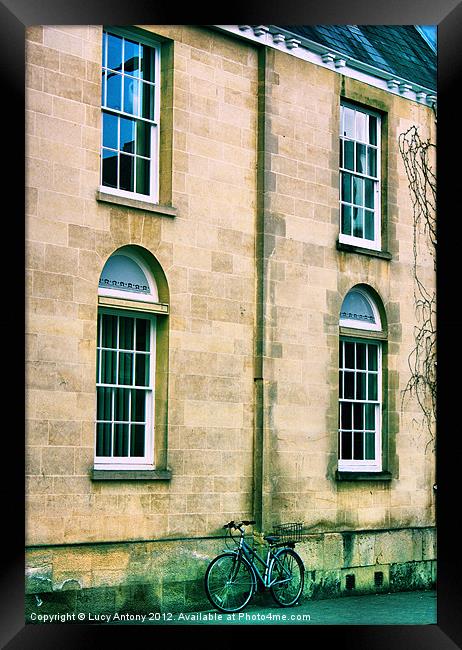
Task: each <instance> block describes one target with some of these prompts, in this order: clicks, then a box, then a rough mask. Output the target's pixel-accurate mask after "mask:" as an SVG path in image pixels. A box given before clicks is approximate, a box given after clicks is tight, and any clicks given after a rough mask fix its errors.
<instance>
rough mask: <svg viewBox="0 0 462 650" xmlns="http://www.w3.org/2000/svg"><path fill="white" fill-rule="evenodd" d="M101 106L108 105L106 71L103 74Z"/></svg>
mask: <svg viewBox="0 0 462 650" xmlns="http://www.w3.org/2000/svg"><path fill="white" fill-rule="evenodd" d="M101 106H106V72H105V70H103V72H102V74H101Z"/></svg>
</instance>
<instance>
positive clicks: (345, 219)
mask: <svg viewBox="0 0 462 650" xmlns="http://www.w3.org/2000/svg"><path fill="white" fill-rule="evenodd" d="M341 231H342V233H343V234H344V235H351V207H350V206H349V205H345V204H344V203H342V225H341Z"/></svg>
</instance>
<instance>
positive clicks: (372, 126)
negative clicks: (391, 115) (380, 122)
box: [369, 115, 377, 144]
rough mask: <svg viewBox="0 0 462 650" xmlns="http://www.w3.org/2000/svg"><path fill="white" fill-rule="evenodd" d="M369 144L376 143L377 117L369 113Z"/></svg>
mask: <svg viewBox="0 0 462 650" xmlns="http://www.w3.org/2000/svg"><path fill="white" fill-rule="evenodd" d="M369 144H377V118H376V117H375V116H374V115H369Z"/></svg>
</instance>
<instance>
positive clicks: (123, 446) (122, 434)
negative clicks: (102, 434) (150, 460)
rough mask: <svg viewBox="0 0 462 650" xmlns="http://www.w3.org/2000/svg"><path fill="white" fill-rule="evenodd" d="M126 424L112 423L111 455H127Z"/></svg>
mask: <svg viewBox="0 0 462 650" xmlns="http://www.w3.org/2000/svg"><path fill="white" fill-rule="evenodd" d="M128 426H129V425H128V424H114V452H113V456H128Z"/></svg>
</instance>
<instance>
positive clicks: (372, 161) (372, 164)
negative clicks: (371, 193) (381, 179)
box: [367, 147, 377, 178]
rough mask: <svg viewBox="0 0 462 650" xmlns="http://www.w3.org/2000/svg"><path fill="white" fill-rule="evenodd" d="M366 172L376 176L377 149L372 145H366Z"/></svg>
mask: <svg viewBox="0 0 462 650" xmlns="http://www.w3.org/2000/svg"><path fill="white" fill-rule="evenodd" d="M367 173H368V174H369V176H374V177H375V178H376V177H377V150H376V149H374V148H373V147H367Z"/></svg>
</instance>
